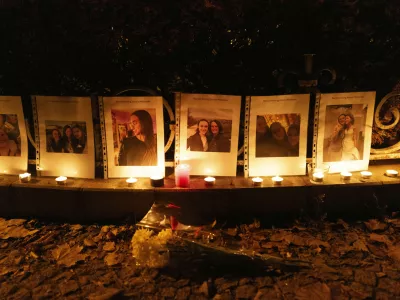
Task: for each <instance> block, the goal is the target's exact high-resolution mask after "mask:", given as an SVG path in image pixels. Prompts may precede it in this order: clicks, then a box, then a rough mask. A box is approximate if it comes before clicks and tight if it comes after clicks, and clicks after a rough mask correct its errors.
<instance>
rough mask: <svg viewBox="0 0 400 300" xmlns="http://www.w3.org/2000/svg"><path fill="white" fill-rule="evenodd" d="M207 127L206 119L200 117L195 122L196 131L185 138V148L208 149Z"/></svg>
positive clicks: (192, 149) (191, 149) (193, 149)
mask: <svg viewBox="0 0 400 300" xmlns="http://www.w3.org/2000/svg"><path fill="white" fill-rule="evenodd" d="M208 128H209V123H208V121H207V120H205V119H201V120H200V121H199V122H198V123H197V129H196V133H195V134H194V135H192V136H191V137H190V138H188V139H187V144H186V149H188V150H190V151H208V142H209V141H208V136H207V133H208Z"/></svg>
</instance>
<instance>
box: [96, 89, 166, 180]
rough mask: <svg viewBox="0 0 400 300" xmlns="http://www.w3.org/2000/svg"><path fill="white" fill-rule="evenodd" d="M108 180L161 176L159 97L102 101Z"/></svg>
mask: <svg viewBox="0 0 400 300" xmlns="http://www.w3.org/2000/svg"><path fill="white" fill-rule="evenodd" d="M102 101H103V109H104V123H105V136H106V147H107V153H106V157H105V160H106V161H107V164H108V168H107V169H108V174H107V175H108V177H109V178H116V177H131V176H134V177H150V176H153V175H155V174H158V175H159V174H162V175H164V172H165V171H164V169H165V160H164V122H163V100H162V97H104V98H103V99H102Z"/></svg>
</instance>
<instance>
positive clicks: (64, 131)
mask: <svg viewBox="0 0 400 300" xmlns="http://www.w3.org/2000/svg"><path fill="white" fill-rule="evenodd" d="M67 129H71V139H72V137H73V133H72V128H71V126H69V125H65V126H64V128H63V137H65V138H66V139H68V137H67V134H66V132H67ZM82 133H83V132H82Z"/></svg>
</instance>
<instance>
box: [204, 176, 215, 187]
mask: <svg viewBox="0 0 400 300" xmlns="http://www.w3.org/2000/svg"><path fill="white" fill-rule="evenodd" d="M204 184H205V185H206V186H213V185H214V184H215V178H214V177H210V176H209V177H206V178H204Z"/></svg>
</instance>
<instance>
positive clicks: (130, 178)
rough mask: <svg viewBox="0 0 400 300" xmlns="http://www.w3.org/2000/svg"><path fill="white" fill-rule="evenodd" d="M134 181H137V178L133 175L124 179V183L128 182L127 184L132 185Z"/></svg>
mask: <svg viewBox="0 0 400 300" xmlns="http://www.w3.org/2000/svg"><path fill="white" fill-rule="evenodd" d="M136 182H137V179H136V178H134V177H129V178H128V179H127V180H126V183H127V184H128V186H133V185H134V184H135V183H136Z"/></svg>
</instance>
